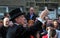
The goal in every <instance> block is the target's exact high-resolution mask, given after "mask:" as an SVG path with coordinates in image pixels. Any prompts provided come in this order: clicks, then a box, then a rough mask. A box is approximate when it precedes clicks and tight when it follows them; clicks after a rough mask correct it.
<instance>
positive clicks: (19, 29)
mask: <svg viewBox="0 0 60 38" xmlns="http://www.w3.org/2000/svg"><path fill="white" fill-rule="evenodd" d="M47 13H48V10H47V9H45V10H44V11H43V12H42V14H41V15H40V17H39V18H38V20H37V21H36V22H35V23H34V25H33V26H31V27H30V28H28V27H25V28H24V27H23V25H24V24H25V22H26V21H25V20H26V18H25V17H24V14H25V13H22V12H21V11H20V8H16V9H14V10H12V11H11V12H10V13H9V15H10V17H11V19H10V20H11V21H12V22H13V23H14V24H13V27H11V28H9V30H8V32H7V36H6V38H30V35H33V34H35V33H36V32H37V31H38V30H41V29H42V23H43V21H42V20H43V18H44V17H45V16H46V15H47ZM42 16H43V17H42Z"/></svg>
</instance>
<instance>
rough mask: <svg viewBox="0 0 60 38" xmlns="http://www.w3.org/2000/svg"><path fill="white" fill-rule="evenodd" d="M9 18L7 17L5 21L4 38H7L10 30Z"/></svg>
mask: <svg viewBox="0 0 60 38" xmlns="http://www.w3.org/2000/svg"><path fill="white" fill-rule="evenodd" d="M9 22H10V21H9V18H8V17H5V18H4V20H3V33H2V36H3V37H2V38H6V34H7V31H8V28H9Z"/></svg>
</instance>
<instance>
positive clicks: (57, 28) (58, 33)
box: [53, 20, 60, 38]
mask: <svg viewBox="0 0 60 38" xmlns="http://www.w3.org/2000/svg"><path fill="white" fill-rule="evenodd" d="M53 24H54V29H56V33H57V38H60V30H59V25H58V22H57V20H54V22H53Z"/></svg>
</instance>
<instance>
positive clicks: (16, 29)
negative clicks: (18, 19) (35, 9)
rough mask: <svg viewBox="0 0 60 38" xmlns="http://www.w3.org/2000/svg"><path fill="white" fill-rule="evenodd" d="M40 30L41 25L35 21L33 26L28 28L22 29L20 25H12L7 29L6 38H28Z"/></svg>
mask: <svg viewBox="0 0 60 38" xmlns="http://www.w3.org/2000/svg"><path fill="white" fill-rule="evenodd" d="M41 29H42V23H41V22H40V21H37V22H36V23H35V24H34V26H31V27H30V28H27V27H26V28H24V27H22V25H16V24H14V25H13V27H11V28H9V30H8V33H7V38H30V35H34V34H35V33H36V32H37V31H38V30H41Z"/></svg>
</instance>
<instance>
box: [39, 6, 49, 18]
mask: <svg viewBox="0 0 60 38" xmlns="http://www.w3.org/2000/svg"><path fill="white" fill-rule="evenodd" d="M48 12H49V10H48V9H47V7H45V10H44V11H42V12H41V14H40V16H39V17H40V18H42V19H44V17H45V16H46V15H48Z"/></svg>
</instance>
